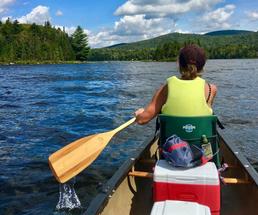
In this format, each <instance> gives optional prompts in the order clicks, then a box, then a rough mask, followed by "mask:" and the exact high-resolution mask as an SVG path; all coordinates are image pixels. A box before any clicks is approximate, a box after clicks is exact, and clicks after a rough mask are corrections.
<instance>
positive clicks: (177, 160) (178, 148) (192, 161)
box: [162, 135, 207, 168]
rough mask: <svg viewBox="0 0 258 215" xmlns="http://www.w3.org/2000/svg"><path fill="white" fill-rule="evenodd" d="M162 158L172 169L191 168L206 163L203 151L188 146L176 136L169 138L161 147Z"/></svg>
mask: <svg viewBox="0 0 258 215" xmlns="http://www.w3.org/2000/svg"><path fill="white" fill-rule="evenodd" d="M162 155H163V157H164V158H165V159H166V160H167V161H168V162H169V163H170V164H171V165H172V166H174V167H181V168H191V167H194V166H198V165H201V164H204V163H206V162H207V161H206V160H205V159H204V156H203V151H202V150H201V149H199V148H197V147H196V146H194V145H193V146H190V145H189V144H188V143H187V142H186V141H183V140H181V139H180V137H178V136H177V135H172V136H170V137H169V138H168V139H167V140H166V142H165V144H164V145H163V147H162Z"/></svg>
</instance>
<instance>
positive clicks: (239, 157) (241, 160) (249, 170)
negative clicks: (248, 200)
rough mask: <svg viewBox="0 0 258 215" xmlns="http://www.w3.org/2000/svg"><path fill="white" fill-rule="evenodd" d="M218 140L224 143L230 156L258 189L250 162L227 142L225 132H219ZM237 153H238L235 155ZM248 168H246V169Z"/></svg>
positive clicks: (256, 176) (257, 180) (255, 174)
mask: <svg viewBox="0 0 258 215" xmlns="http://www.w3.org/2000/svg"><path fill="white" fill-rule="evenodd" d="M219 138H221V139H222V141H223V142H224V143H225V144H224V145H225V147H227V148H228V149H229V150H230V151H231V153H232V154H234V156H235V158H236V159H237V160H238V162H239V164H240V165H241V166H242V167H243V168H244V169H245V171H246V172H247V174H248V175H249V178H250V179H251V180H252V181H253V182H254V183H255V184H256V186H257V187H258V173H257V172H256V170H255V169H254V168H253V166H252V165H251V164H250V162H249V161H248V160H247V158H246V157H245V156H244V155H243V154H242V153H241V151H240V150H239V149H237V147H236V146H235V145H233V143H231V142H230V141H227V139H228V138H229V137H228V136H227V135H226V131H220V133H219ZM235 152H238V153H235ZM247 166H248V167H247Z"/></svg>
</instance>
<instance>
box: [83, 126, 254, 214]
mask: <svg viewBox="0 0 258 215" xmlns="http://www.w3.org/2000/svg"><path fill="white" fill-rule="evenodd" d="M228 139H230V138H229V137H228ZM219 140H220V141H219V142H220V153H221V154H222V155H223V159H224V162H225V163H227V164H228V165H229V167H228V170H227V171H225V172H223V174H222V176H223V177H224V178H225V184H221V215H246V214H248V215H255V214H258V174H257V172H256V171H255V169H254V168H253V167H252V166H251V164H250V163H249V162H248V160H247V159H246V158H245V157H244V156H243V155H242V154H241V153H240V152H239V150H238V149H237V148H236V147H235V146H234V143H232V142H230V141H228V140H227V138H226V134H225V132H223V131H221V132H220V134H219ZM157 141H158V138H154V139H150V140H148V141H146V142H145V143H144V144H142V146H141V148H140V149H139V151H138V152H137V153H136V154H135V155H134V156H132V157H131V158H130V159H128V160H127V161H125V162H124V164H123V165H122V166H121V167H120V168H119V169H118V170H117V171H116V172H115V174H114V175H113V176H112V178H111V179H110V180H108V181H107V183H106V184H105V185H104V186H103V188H102V190H101V192H100V193H98V194H97V196H96V197H95V198H94V199H93V200H92V201H91V202H90V204H89V207H88V208H87V210H86V212H85V213H84V214H85V215H94V214H103V215H120V214H123V215H127V214H128V215H129V214H130V215H145V214H146V215H147V214H150V213H151V209H152V206H153V198H152V184H153V177H152V172H153V167H154V165H155V162H156V160H157V159H158V153H157Z"/></svg>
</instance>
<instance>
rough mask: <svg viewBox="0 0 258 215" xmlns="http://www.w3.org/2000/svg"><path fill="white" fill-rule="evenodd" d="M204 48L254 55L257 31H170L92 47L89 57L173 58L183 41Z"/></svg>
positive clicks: (214, 54)
mask: <svg viewBox="0 0 258 215" xmlns="http://www.w3.org/2000/svg"><path fill="white" fill-rule="evenodd" d="M189 43H196V44H198V45H200V46H202V47H203V48H205V50H206V52H207V54H208V56H209V58H215V59H217V58H226V59H228V58H257V57H258V32H249V31H236V30H229V31H217V32H210V33H208V34H205V35H200V34H181V33H170V34H166V35H162V36H159V37H156V38H152V39H148V40H143V41H139V42H134V43H125V44H117V45H115V46H110V47H106V48H101V49H95V50H92V52H91V55H90V57H89V59H90V60H157V61H167V60H168V61H169V60H175V59H176V57H177V53H178V51H179V49H180V48H181V47H182V46H184V45H185V44H189Z"/></svg>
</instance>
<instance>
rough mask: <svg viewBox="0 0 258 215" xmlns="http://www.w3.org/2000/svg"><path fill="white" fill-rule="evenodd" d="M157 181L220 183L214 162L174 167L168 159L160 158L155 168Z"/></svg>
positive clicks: (155, 179)
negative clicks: (185, 167)
mask: <svg viewBox="0 0 258 215" xmlns="http://www.w3.org/2000/svg"><path fill="white" fill-rule="evenodd" d="M154 181H155V182H168V183H176V184H203V185H219V175H218V170H217V167H216V165H215V164H214V163H213V162H207V163H206V164H204V165H202V166H198V167H194V168H189V169H182V168H175V167H172V166H171V165H170V164H169V163H168V162H167V161H166V160H159V161H158V162H157V163H156V166H155V170H154Z"/></svg>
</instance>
